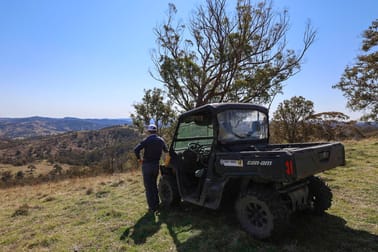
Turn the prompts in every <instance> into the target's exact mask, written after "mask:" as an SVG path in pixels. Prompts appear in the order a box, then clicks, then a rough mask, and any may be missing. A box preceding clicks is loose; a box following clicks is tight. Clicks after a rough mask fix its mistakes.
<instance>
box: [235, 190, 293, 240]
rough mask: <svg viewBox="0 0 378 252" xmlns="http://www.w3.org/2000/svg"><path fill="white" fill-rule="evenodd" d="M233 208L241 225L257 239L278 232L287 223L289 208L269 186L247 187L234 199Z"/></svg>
mask: <svg viewBox="0 0 378 252" xmlns="http://www.w3.org/2000/svg"><path fill="white" fill-rule="evenodd" d="M235 210H236V214H237V217H238V220H239V222H240V225H241V227H242V228H243V229H244V230H245V231H246V232H247V233H249V234H250V235H252V236H253V237H256V238H258V239H266V238H269V237H271V236H272V235H274V234H278V233H280V232H281V231H282V230H283V229H285V228H286V226H287V224H288V223H289V216H290V211H289V209H288V208H287V206H286V205H285V203H284V201H283V200H282V199H281V198H280V195H279V194H278V193H277V192H275V191H273V190H270V189H269V188H263V187H256V188H251V189H249V191H248V193H247V194H246V195H241V196H240V197H239V199H238V200H237V201H236V204H235Z"/></svg>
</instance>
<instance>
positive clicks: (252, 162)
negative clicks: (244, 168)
mask: <svg viewBox="0 0 378 252" xmlns="http://www.w3.org/2000/svg"><path fill="white" fill-rule="evenodd" d="M272 164H273V161H271V160H261V161H259V160H249V161H248V162H247V165H261V166H271V165H272Z"/></svg>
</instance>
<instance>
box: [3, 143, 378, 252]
mask: <svg viewBox="0 0 378 252" xmlns="http://www.w3.org/2000/svg"><path fill="white" fill-rule="evenodd" d="M377 145H378V139H377V138H375V139H367V140H362V141H348V142H345V146H346V159H347V165H346V166H344V167H338V168H336V169H334V170H330V171H328V172H326V173H323V174H321V177H322V178H324V179H325V180H326V181H327V183H328V184H329V186H330V187H331V189H332V191H333V195H334V200H333V205H332V207H331V208H330V209H329V210H328V211H327V213H326V214H325V215H323V216H313V215H308V214H298V215H295V216H293V219H292V223H293V224H292V225H291V226H290V227H289V228H288V229H287V230H285V232H284V234H283V235H282V236H280V237H276V238H274V239H270V240H266V241H258V240H255V239H253V238H251V237H249V236H248V235H247V234H246V233H245V232H244V231H242V230H241V229H240V227H239V224H238V222H237V221H236V218H235V216H234V214H233V212H227V211H223V210H219V211H211V210H204V209H201V208H197V207H193V206H191V205H185V204H183V205H181V207H179V208H176V209H173V210H170V211H167V210H165V211H162V212H161V213H160V215H158V216H151V215H147V214H146V202H145V195H144V189H143V182H142V177H141V172H140V171H133V172H129V173H117V174H114V175H103V176H98V177H92V178H80V179H71V180H65V181H60V182H57V183H48V184H40V185H36V186H24V187H13V188H7V189H0V201H1V202H2V206H1V207H2V209H1V211H0V224H1V225H0V234H1V236H0V250H1V251H25V250H31V251H158V252H159V251H162V252H165V251H179V252H185V251H207V252H212V251H272V252H275V251H286V252H294V251H308V252H317V251H366V252H370V251H371V252H373V251H378V198H377V197H376V195H378V187H377V179H376V178H377V176H378V169H377V167H376V164H377V163H378V152H377V151H378V148H377Z"/></svg>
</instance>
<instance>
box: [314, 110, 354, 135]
mask: <svg viewBox="0 0 378 252" xmlns="http://www.w3.org/2000/svg"><path fill="white" fill-rule="evenodd" d="M348 119H349V116H347V115H345V114H344V113H341V112H336V111H331V112H321V113H317V114H313V115H312V116H311V118H310V122H311V126H312V127H313V128H314V130H313V136H314V137H315V138H316V139H325V140H327V141H331V140H336V139H340V138H345V137H346V136H345V133H346V131H347V130H348V129H349V128H351V125H350V122H346V121H347V120H348Z"/></svg>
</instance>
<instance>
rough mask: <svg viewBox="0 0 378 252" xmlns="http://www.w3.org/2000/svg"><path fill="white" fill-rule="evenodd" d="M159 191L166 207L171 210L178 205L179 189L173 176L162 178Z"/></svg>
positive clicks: (162, 202)
mask: <svg viewBox="0 0 378 252" xmlns="http://www.w3.org/2000/svg"><path fill="white" fill-rule="evenodd" d="M158 189H159V198H160V202H161V204H162V205H163V206H164V207H166V208H169V207H171V206H174V205H177V204H178V202H179V200H180V196H179V192H178V189H177V183H176V180H175V178H174V177H173V176H169V175H163V176H161V177H160V180H159V184H158Z"/></svg>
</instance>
